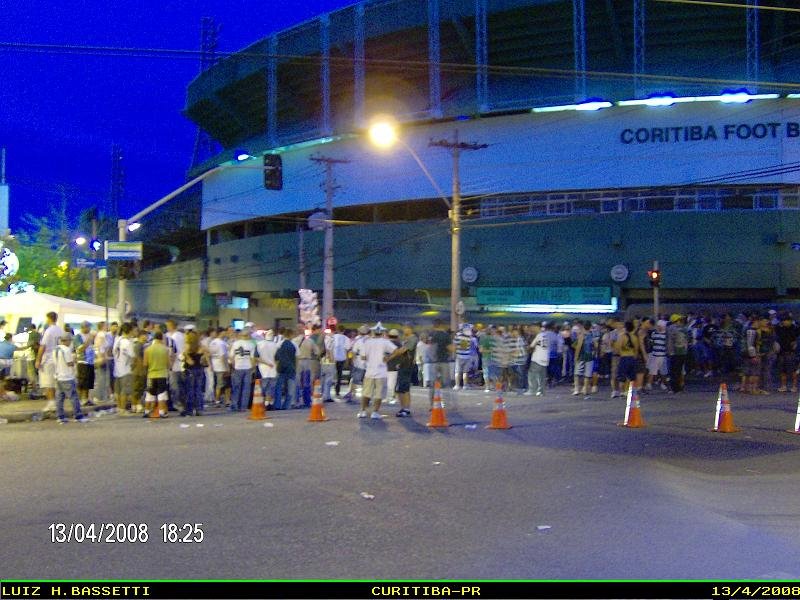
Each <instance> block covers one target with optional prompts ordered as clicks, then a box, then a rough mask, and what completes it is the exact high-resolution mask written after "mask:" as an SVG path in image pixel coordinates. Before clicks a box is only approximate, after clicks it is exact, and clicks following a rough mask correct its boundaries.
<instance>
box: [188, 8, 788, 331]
mask: <svg viewBox="0 0 800 600" xmlns="http://www.w3.org/2000/svg"><path fill="white" fill-rule="evenodd" d="M750 4H751V5H754V6H757V5H758V3H757V2H751V3H750ZM799 25H800V16H799V15H797V13H790V12H781V11H771V12H767V11H760V10H758V9H756V8H751V9H743V8H735V7H713V6H706V5H692V4H680V3H672V2H662V1H659V0H624V1H623V0H607V1H603V2H600V1H591V2H583V1H581V0H574V1H564V0H557V1H545V0H472V1H469V2H467V1H462V0H452V1H450V0H399V1H398V0H390V1H374V2H362V3H359V4H355V5H353V6H350V7H347V8H344V9H342V10H339V11H336V12H333V13H330V14H325V15H320V16H319V17H318V18H316V19H314V20H312V21H309V22H306V23H303V24H300V25H298V26H296V27H294V28H292V29H289V30H286V31H282V32H278V33H275V34H274V35H272V36H270V37H268V38H265V39H263V40H261V41H259V42H257V43H255V44H253V45H252V46H250V47H248V48H246V49H244V50H243V51H241V52H239V53H236V54H233V55H231V56H230V57H228V58H226V59H225V60H223V61H221V62H220V63H219V64H217V65H216V66H214V67H212V68H211V69H209V70H208V71H206V72H204V73H202V74H201V75H200V76H199V77H198V78H197V79H196V80H195V81H194V82H192V83H191V85H190V86H189V89H188V95H187V106H186V109H185V114H186V115H187V116H188V117H189V118H191V119H192V120H193V121H194V122H196V123H197V124H198V125H199V126H200V127H202V128H203V129H205V130H206V131H207V132H208V133H209V134H210V135H211V136H213V137H214V138H215V139H216V140H217V141H219V142H220V144H221V145H222V147H223V151H222V152H221V153H220V154H219V155H217V156H215V157H213V158H212V159H211V160H210V161H208V162H207V163H206V164H204V165H202V166H201V167H200V168H199V169H198V170H197V171H196V172H195V173H194V175H198V174H200V173H202V172H203V171H207V170H208V169H211V168H212V167H216V166H218V165H221V164H224V165H225V166H224V167H223V168H221V169H218V170H216V171H215V172H214V173H213V174H211V175H210V176H208V177H207V178H206V179H205V181H204V182H203V192H202V215H201V227H202V229H203V230H204V231H205V232H206V234H207V260H208V263H207V269H205V273H204V285H205V286H206V290H207V291H208V293H209V294H212V295H217V296H219V297H220V298H224V299H225V300H224V301H223V304H225V303H227V304H230V305H231V306H234V305H235V303H236V302H240V303H241V302H245V305H248V306H250V311H251V312H250V313H248V315H250V316H251V317H252V314H256V315H257V316H262V317H263V318H268V316H269V314H270V310H272V309H271V308H270V307H277V306H283V305H282V304H281V302H284V304H285V299H288V298H292V297H295V293H296V292H295V290H296V289H297V287H298V272H299V269H300V264H301V262H303V263H304V266H305V270H306V271H307V277H308V279H307V283H308V286H309V287H312V288H315V289H321V288H322V234H321V233H320V232H317V231H305V232H301V231H300V229H305V228H306V227H305V226H306V225H307V223H308V218H309V216H311V215H313V214H315V213H317V218H318V217H319V214H318V213H319V211H320V209H321V208H323V207H324V205H325V186H324V185H322V184H323V183H324V182H325V177H324V168H323V166H322V165H320V164H319V163H318V162H315V161H313V160H312V159H313V158H319V157H327V158H334V159H336V160H342V161H347V162H343V163H337V164H335V165H333V173H334V175H335V183H336V194H335V200H334V210H333V219H334V220H335V221H336V223H337V225H336V229H335V242H334V254H335V288H336V293H335V298H336V312H337V313H339V314H341V313H346V312H347V311H348V310H350V309H355V308H356V307H364V306H370V307H371V309H372V310H373V312H374V311H375V307H376V306H378V304H376V303H383V306H384V309H385V310H389V308H388V307H391V306H394V307H409V306H410V307H412V308H409V309H408V310H409V311H410V312H408V314H409V315H410V314H411V313H413V311H418V312H419V311H420V310H423V309H425V308H426V307H424V306H423V305H424V304H426V303H427V304H434V305H436V304H439V303H440V302H439V300H441V304H443V305H446V304H447V302H446V300H445V298H446V297H447V296H449V287H450V237H449V227H450V225H449V221H448V214H447V206H446V204H445V201H444V199H443V196H445V197H446V196H449V194H450V189H451V182H452V177H453V161H452V158H451V156H450V153H449V152H448V151H447V150H446V149H444V148H442V147H439V146H433V145H431V144H430V141H431V140H441V139H451V138H452V137H453V135H454V132H455V131H456V130H457V131H458V135H459V139H460V140H463V141H468V142H477V143H480V144H487V147H486V148H484V149H480V150H476V151H474V152H473V151H470V152H464V153H463V154H462V156H461V160H460V184H461V192H462V195H463V198H464V200H463V219H464V220H463V229H462V260H461V263H462V267H463V268H465V269H466V272H465V273H463V275H464V291H463V294H464V301H465V304H466V308H467V310H468V312H469V313H470V315H472V313H475V314H478V315H480V314H482V313H487V314H494V315H500V314H501V313H505V314H509V313H510V314H513V313H515V312H516V311H519V312H542V311H544V312H548V311H550V310H556V309H555V307H556V306H558V307H559V308H558V310H561V309H562V308H564V306H566V305H569V306H574V305H579V306H581V310H583V311H586V310H592V311H609V310H614V309H616V308H619V309H622V308H624V307H626V306H630V305H632V304H636V303H644V302H647V301H649V299H650V298H651V291H650V288H649V285H648V281H647V270H648V268H650V266H651V265H652V263H653V260H658V261H659V264H660V267H661V270H662V280H663V283H662V286H663V287H662V298H663V299H664V300H665V301H667V302H675V303H677V302H728V303H733V302H782V301H787V302H788V301H792V300H795V299H797V298H798V297H800V252H797V251H795V248H798V249H800V175H799V174H798V168H800V99H796V98H795V97H794V96H793V94H795V93H798V92H800V45H798V44H797V40H796V37H797V34H796V32H797V31H800V27H798V26H799ZM379 114H382V115H391V116H393V117H394V118H396V119H397V120H398V121H399V122H400V123H401V125H402V132H401V134H400V135H401V143H400V144H398V145H396V146H395V147H394V148H392V149H391V150H378V149H376V148H374V147H373V146H371V145H370V144H369V142H368V140H367V136H366V135H365V129H366V127H367V126H368V124H369V122H370V119H371V118H372V117H373V116H375V115H379ZM241 149H246V151H247V152H248V153H249V154H251V155H254V156H255V157H256V158H255V159H252V160H250V161H245V162H243V163H239V164H235V161H233V160H232V159H233V158H234V156H235V155H236V154H237V153H239V152H240V151H241ZM264 154H278V155H280V158H281V163H282V179H283V181H282V189H280V190H274V189H266V188H265V186H264V168H263V163H262V162H261V160H262V159H261V157H262V156H263V155H264ZM414 155H416V158H415V156H414ZM417 159H418V160H417ZM423 170H425V171H427V174H426V173H425V172H423ZM311 222H312V224H313V222H314V218H312V220H311ZM301 247H302V250H301ZM301 259H302V260H301ZM582 305H591V307H592V308H591V309H588V308H586V307H583V306H582ZM240 308H241V306H240ZM427 308H430V307H427ZM253 310H255V313H252V311H253ZM276 310H277V309H276ZM378 310H381V309H380V308H379V309H378ZM403 310H406V309H405V308H403V309H401V308H397V309H396V310H395V312H397V313H398V314H400V313H402V311H403ZM398 311H399V312H398ZM433 312H434V311H430V310H423V312H421V313H419V314H433ZM262 313H263V314H262ZM404 314H405V313H404ZM415 314H416V313H415ZM265 315H266V316H265ZM401 316H402V315H401ZM406 316H407V315H406ZM412 316H413V315H412ZM469 318H479V317H473V316H470V317H469Z"/></svg>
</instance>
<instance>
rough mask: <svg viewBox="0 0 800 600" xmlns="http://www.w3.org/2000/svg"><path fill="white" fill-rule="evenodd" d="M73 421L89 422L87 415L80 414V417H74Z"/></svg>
mask: <svg viewBox="0 0 800 600" xmlns="http://www.w3.org/2000/svg"><path fill="white" fill-rule="evenodd" d="M75 422H77V423H88V422H89V417H85V416H81V417H79V418H77V419H75Z"/></svg>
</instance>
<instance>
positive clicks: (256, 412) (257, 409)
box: [247, 379, 269, 421]
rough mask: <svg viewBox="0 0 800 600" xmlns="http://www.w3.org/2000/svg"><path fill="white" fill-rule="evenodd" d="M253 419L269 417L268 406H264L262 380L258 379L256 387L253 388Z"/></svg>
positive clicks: (260, 419)
mask: <svg viewBox="0 0 800 600" xmlns="http://www.w3.org/2000/svg"><path fill="white" fill-rule="evenodd" d="M247 418H248V419H250V420H251V421H263V420H264V419H269V417H268V416H267V411H266V408H265V407H264V396H262V395H261V380H260V379H256V384H255V389H253V406H252V407H251V408H250V416H248V417H247Z"/></svg>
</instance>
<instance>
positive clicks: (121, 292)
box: [117, 219, 128, 322]
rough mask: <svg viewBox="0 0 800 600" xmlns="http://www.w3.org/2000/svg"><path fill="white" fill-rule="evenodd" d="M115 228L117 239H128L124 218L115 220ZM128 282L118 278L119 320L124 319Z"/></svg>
mask: <svg viewBox="0 0 800 600" xmlns="http://www.w3.org/2000/svg"><path fill="white" fill-rule="evenodd" d="M117 228H118V230H119V238H118V239H119V241H120V242H125V241H127V239H128V221H126V220H125V219H120V220H119V221H117ZM127 283H128V282H127V281H125V280H124V279H123V278H122V277H120V278H119V287H118V288H117V289H118V293H117V313H118V317H117V318H118V319H119V320H120V322H124V321H125V285H126V284H127Z"/></svg>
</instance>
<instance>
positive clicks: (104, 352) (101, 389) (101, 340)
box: [92, 321, 111, 404]
mask: <svg viewBox="0 0 800 600" xmlns="http://www.w3.org/2000/svg"><path fill="white" fill-rule="evenodd" d="M106 328H107V325H106V323H105V321H101V322H100V323H98V324H97V335H95V336H94V390H93V392H92V397H93V398H94V401H95V403H97V404H105V403H107V402H108V401H109V396H108V395H109V390H110V389H111V374H110V372H109V365H110V362H111V361H110V357H111V343H110V342H111V335H110V334H109V333H108V332H107V331H106Z"/></svg>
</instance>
